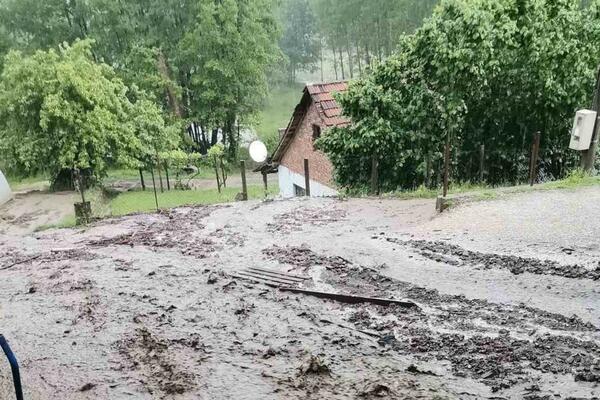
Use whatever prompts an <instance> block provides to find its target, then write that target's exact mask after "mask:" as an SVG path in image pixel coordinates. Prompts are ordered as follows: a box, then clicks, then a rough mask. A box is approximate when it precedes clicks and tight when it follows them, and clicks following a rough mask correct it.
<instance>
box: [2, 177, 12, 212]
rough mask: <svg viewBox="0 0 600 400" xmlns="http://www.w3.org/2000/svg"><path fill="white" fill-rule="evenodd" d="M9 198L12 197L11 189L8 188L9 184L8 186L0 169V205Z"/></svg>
mask: <svg viewBox="0 0 600 400" xmlns="http://www.w3.org/2000/svg"><path fill="white" fill-rule="evenodd" d="M10 199H12V191H11V190H10V186H8V181H7V180H6V178H5V177H4V174H3V173H2V171H0V206H1V205H2V204H4V203H6V202H7V201H9V200H10Z"/></svg>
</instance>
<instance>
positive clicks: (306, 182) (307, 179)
mask: <svg viewBox="0 0 600 400" xmlns="http://www.w3.org/2000/svg"><path fill="white" fill-rule="evenodd" d="M304 185H305V192H306V196H307V197H310V170H309V166H308V159H307V158H305V159H304Z"/></svg>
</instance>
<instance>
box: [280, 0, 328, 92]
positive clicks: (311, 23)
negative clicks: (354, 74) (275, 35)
mask: <svg viewBox="0 0 600 400" xmlns="http://www.w3.org/2000/svg"><path fill="white" fill-rule="evenodd" d="M282 8H283V10H282V13H283V17H282V21H283V26H284V30H283V37H282V38H281V41H280V45H281V49H282V51H283V53H284V54H285V55H286V57H287V61H288V78H289V82H290V83H293V82H296V73H297V72H298V71H302V70H309V71H312V70H314V69H315V68H316V64H317V62H318V61H319V59H320V54H321V48H320V47H321V45H320V37H319V32H318V29H317V28H318V27H317V21H316V18H315V15H314V14H313V11H312V9H311V6H310V4H309V2H308V0H288V1H286V2H285V3H284V4H283V6H282Z"/></svg>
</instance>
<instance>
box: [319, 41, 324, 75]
mask: <svg viewBox="0 0 600 400" xmlns="http://www.w3.org/2000/svg"><path fill="white" fill-rule="evenodd" d="M320 48H321V51H320V56H321V57H320V58H321V82H325V72H324V71H323V39H321V40H320Z"/></svg>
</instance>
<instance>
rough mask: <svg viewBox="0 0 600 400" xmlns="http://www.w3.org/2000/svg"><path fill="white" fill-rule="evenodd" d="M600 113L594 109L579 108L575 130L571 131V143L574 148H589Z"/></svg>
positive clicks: (574, 124) (580, 149)
mask: <svg viewBox="0 0 600 400" xmlns="http://www.w3.org/2000/svg"><path fill="white" fill-rule="evenodd" d="M597 115H598V113H597V112H596V111H592V110H579V111H577V115H576V116H575V122H574V123H573V130H572V131H571V144H570V145H569V148H571V149H573V150H579V151H583V150H589V148H590V146H591V144H592V136H593V134H594V125H595V123H596V117H597Z"/></svg>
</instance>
